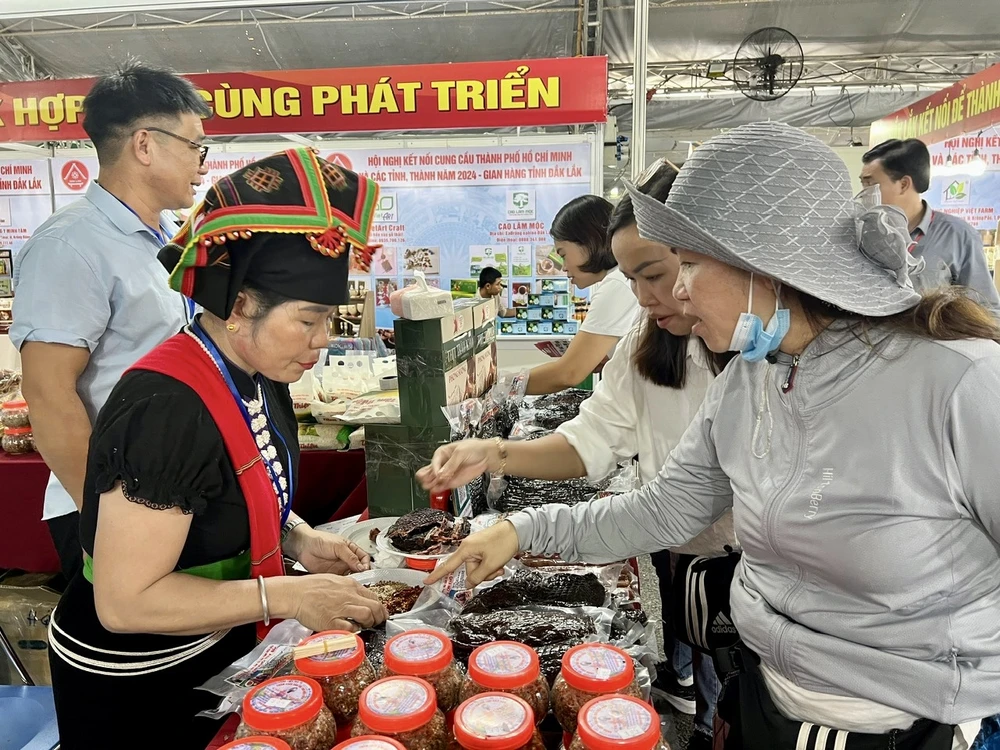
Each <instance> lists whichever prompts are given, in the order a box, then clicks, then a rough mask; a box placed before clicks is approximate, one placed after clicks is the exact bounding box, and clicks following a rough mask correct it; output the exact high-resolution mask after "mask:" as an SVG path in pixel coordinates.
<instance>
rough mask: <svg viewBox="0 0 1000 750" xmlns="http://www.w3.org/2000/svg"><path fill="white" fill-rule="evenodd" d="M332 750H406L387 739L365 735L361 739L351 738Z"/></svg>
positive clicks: (394, 741)
mask: <svg viewBox="0 0 1000 750" xmlns="http://www.w3.org/2000/svg"><path fill="white" fill-rule="evenodd" d="M333 750H406V748H405V747H403V746H402V745H401V744H400V743H399V742H397V741H396V740H391V739H389V738H388V737H379V736H378V735H377V734H366V735H363V736H361V737H351V738H350V739H348V740H345V741H343V742H341V743H340V744H339V745H337V746H336V747H335V748H333Z"/></svg>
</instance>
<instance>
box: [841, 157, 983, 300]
mask: <svg viewBox="0 0 1000 750" xmlns="http://www.w3.org/2000/svg"><path fill="white" fill-rule="evenodd" d="M862 161H863V162H864V166H863V167H862V169H861V184H862V186H864V187H871V186H873V185H878V186H879V188H880V190H881V192H882V202H883V203H885V204H887V205H890V206H896V207H897V208H900V209H902V210H903V211H905V212H906V218H907V219H908V220H909V223H910V237H911V238H912V239H913V241H914V242H915V243H916V244H915V245H914V247H913V248H912V252H913V254H914V256H915V257H918V258H923V259H924V262H925V263H926V267H925V268H924V270H923V271H922V272H921V273H919V274H915V275H914V276H913V277H912V278H913V285H914V287H916V289H917V291H925V290H929V289H935V288H937V287H940V286H946V285H952V284H957V285H960V286H964V287H968V288H969V289H971V290H972V291H973V292H974V293H975V294H976V295H977V296H978V298H979V301H980V302H982V303H984V304H985V305H986V306H987V307H989V308H990V309H991V310H992V311H993V313H994V314H995V315H1000V295H998V294H997V288H996V286H995V284H994V283H993V277H992V276H991V275H990V269H989V266H988V265H987V263H986V253H985V252H983V238H982V237H981V236H980V234H979V232H977V231H976V230H975V229H974V228H973V227H972V226H971V225H970V224H968V223H967V222H965V221H963V220H962V219H960V218H958V217H957V216H951V215H950V214H946V213H944V212H943V211H935V210H933V209H932V208H931V207H930V206H928V205H927V201H925V200H924V199H923V198H922V197H921V196H922V194H923V193H926V192H927V190H928V189H930V185H931V155H930V152H929V151H928V150H927V146H926V145H925V144H924V143H923V141H920V140H917V139H916V138H911V139H909V140H905V141H900V140H891V141H886V142H885V143H881V144H879V145H878V146H876V147H875V148H873V149H872V150H871V151H869V152H868V153H867V154H865V155H864V156H863V157H862Z"/></svg>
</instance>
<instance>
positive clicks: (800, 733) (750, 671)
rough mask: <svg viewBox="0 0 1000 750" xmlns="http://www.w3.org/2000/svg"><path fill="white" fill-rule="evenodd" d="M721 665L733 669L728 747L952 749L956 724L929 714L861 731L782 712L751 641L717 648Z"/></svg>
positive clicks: (727, 704) (724, 702)
mask: <svg viewBox="0 0 1000 750" xmlns="http://www.w3.org/2000/svg"><path fill="white" fill-rule="evenodd" d="M715 660H716V666H717V667H719V668H720V670H719V671H720V672H727V673H728V674H726V676H725V678H724V683H725V684H724V685H723V688H722V697H721V698H720V699H719V716H720V717H721V718H722V719H723V721H725V723H726V725H727V729H728V733H727V734H726V739H725V748H726V750H801V749H802V748H805V750H829V749H830V748H833V747H837V746H838V742H840V743H843V744H840V745H839V746H840V747H843V748H845V750H951V748H952V744H953V739H954V737H955V727H953V726H946V725H943V724H937V723H935V722H933V721H930V720H927V719H923V720H921V721H918V722H917V723H916V724H914V725H913V726H912V727H910V728H909V729H906V730H894V731H892V732H890V733H889V734H881V735H879V734H858V733H854V732H846V731H843V730H839V731H838V730H837V729H831V728H828V727H821V726H816V725H814V724H802V723H800V722H797V721H793V720H792V719H788V718H785V716H784V715H783V714H782V713H781V712H780V711H778V709H777V707H776V706H775V705H774V702H773V701H772V700H771V696H770V694H769V693H768V691H767V686H766V685H765V684H764V678H763V677H762V676H761V673H760V668H759V665H758V661H757V655H756V654H754V653H753V652H752V651H751V650H750V649H748V648H747V647H746V646H736V647H734V648H733V649H728V650H727V651H726V652H721V651H720V652H717V653H716V658H715Z"/></svg>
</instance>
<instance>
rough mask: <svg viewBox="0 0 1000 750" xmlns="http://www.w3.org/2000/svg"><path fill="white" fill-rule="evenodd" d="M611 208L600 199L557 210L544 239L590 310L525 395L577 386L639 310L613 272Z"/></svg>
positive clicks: (575, 201) (590, 197)
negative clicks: (550, 242)
mask: <svg viewBox="0 0 1000 750" xmlns="http://www.w3.org/2000/svg"><path fill="white" fill-rule="evenodd" d="M612 209H613V206H612V205H611V203H609V202H608V201H606V200H605V199H604V198H602V197H600V196H599V195H583V196H580V197H579V198H574V199H573V200H571V201H570V202H569V203H567V204H566V205H565V206H563V207H562V208H560V209H559V213H557V214H556V217H555V219H553V220H552V228H551V229H550V230H549V234H551V235H552V239H553V240H554V241H555V252H556V253H557V254H558V255H559V256H560V257H561V258H562V259H563V268H564V269H565V271H566V275H567V276H569V280H570V282H572V284H573V286H575V287H576V288H577V289H590V290H591V292H590V309H589V310H588V312H587V317H586V319H585V320H584V321H583V324H582V325H581V326H580V331H579V333H577V334H576V335H575V336H574V337H573V340H572V342H570V345H569V348H568V349H567V350H566V353H565V354H563V356H561V357H559V358H558V359H554V360H552V361H551V362H547V363H545V364H544V365H541V366H539V367H536V368H534V369H533V370H532V371H531V373H530V377H529V378H528V394H529V395H533V396H538V395H541V394H543V393H556V392H558V391H563V390H566V389H567V388H572V387H573V386H576V385H579V384H580V383H582V382H583V381H584V380H586V378H587V376H588V375H590V374H591V373H593V372H594V371H595V370H596V369H597V368H598V367H599V366H600V364H601V363H602V362H604V360H605V359H607V358H608V357H610V356H611V354H612V353H613V352H614V350H615V345H616V344H617V343H618V341H619V339H621V338H622V336H624V335H625V334H626V333H628V332H629V331H630V330H631V329H632V326H633V325H635V322H636V320H637V319H638V316H639V306H638V304H636V300H635V297H634V296H633V295H632V294H629V287H628V280H627V279H626V278H625V276H623V275H622V272H621V271H620V270H619V269H618V265H617V261H616V260H615V256H614V255H613V254H612V252H611V245H610V243H609V242H608V221H609V220H610V218H611V211H612Z"/></svg>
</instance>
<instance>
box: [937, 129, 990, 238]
mask: <svg viewBox="0 0 1000 750" xmlns="http://www.w3.org/2000/svg"><path fill="white" fill-rule="evenodd" d="M930 151H931V188H930V190H929V191H928V192H927V194H926V195H925V199H926V201H927V203H928V205H930V206H931V207H932V208H934V209H937V210H939V211H944V212H946V213H949V214H953V215H954V216H958V217H959V218H962V219H965V221H967V222H969V223H970V224H971V225H972V226H974V227H975V228H976V229H978V230H979V232H980V234H981V235H982V237H983V245H984V247H993V246H995V245H996V244H997V228H998V223H1000V135H997V134H995V133H991V134H990V135H977V134H971V135H966V136H961V137H959V138H952V139H950V140H947V141H944V142H942V143H938V144H935V145H933V146H931V147H930Z"/></svg>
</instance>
